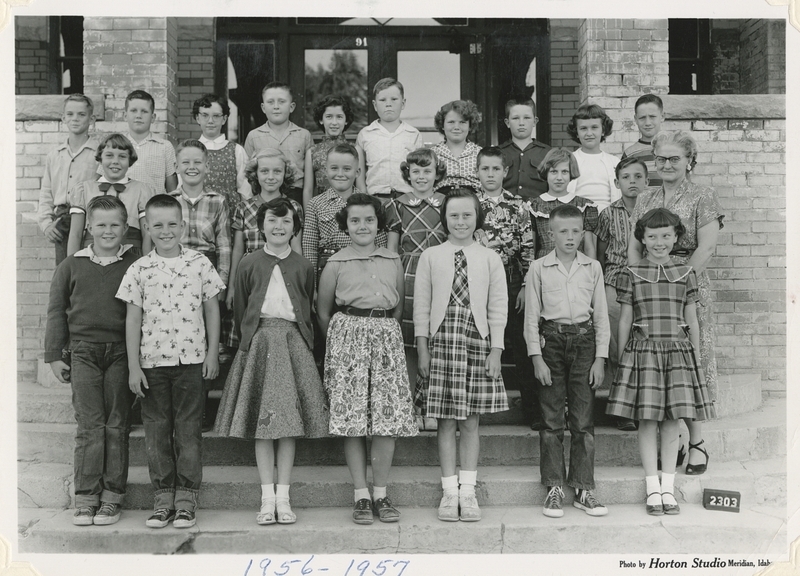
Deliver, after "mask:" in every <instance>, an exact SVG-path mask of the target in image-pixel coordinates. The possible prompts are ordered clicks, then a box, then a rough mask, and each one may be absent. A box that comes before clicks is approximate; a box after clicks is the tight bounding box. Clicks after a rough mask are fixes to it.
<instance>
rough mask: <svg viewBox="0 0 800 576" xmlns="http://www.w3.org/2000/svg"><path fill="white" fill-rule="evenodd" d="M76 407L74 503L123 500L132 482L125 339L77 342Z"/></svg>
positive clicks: (74, 371)
mask: <svg viewBox="0 0 800 576" xmlns="http://www.w3.org/2000/svg"><path fill="white" fill-rule="evenodd" d="M70 349H71V351H72V370H71V377H70V378H71V382H72V406H73V407H74V409H75V420H77V422H78V429H77V432H76V434H75V461H74V466H75V480H74V482H75V506H76V507H77V508H81V507H83V506H98V505H99V504H100V502H101V501H102V502H112V503H114V504H121V503H122V498H123V497H124V496H125V486H126V485H127V483H128V434H129V432H130V411H131V404H133V393H132V392H131V391H130V389H129V388H128V356H127V354H126V353H125V342H107V343H106V342H101V343H98V342H85V341H82V340H73V341H72V342H71V343H70Z"/></svg>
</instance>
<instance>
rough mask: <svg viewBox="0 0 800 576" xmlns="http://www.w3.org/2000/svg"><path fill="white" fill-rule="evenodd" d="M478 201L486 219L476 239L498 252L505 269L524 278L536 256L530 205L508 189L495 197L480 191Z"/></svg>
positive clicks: (476, 234)
mask: <svg viewBox="0 0 800 576" xmlns="http://www.w3.org/2000/svg"><path fill="white" fill-rule="evenodd" d="M478 200H480V202H481V207H482V208H483V212H484V214H485V215H486V218H485V220H484V222H483V229H482V230H476V231H475V240H477V241H478V242H480V243H481V244H482V245H484V246H486V247H487V248H491V249H492V250H494V251H495V252H497V253H498V254H499V255H500V259H501V260H502V261H503V266H504V267H505V268H506V270H508V269H509V267H511V268H513V269H516V270H517V271H518V272H519V273H520V274H521V275H522V276H524V275H525V274H526V273H527V272H528V267H529V266H530V264H531V262H533V259H534V255H535V254H534V248H535V247H534V245H533V226H532V224H531V213H530V204H529V203H528V201H527V200H524V199H523V198H520V197H519V196H514V195H513V194H512V193H511V192H509V191H508V190H502V191H501V193H500V196H498V197H496V198H493V197H491V196H489V195H488V194H486V193H485V192H484V191H483V190H481V191H480V192H479V193H478Z"/></svg>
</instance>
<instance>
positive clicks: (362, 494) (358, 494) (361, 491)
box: [353, 488, 370, 502]
mask: <svg viewBox="0 0 800 576" xmlns="http://www.w3.org/2000/svg"><path fill="white" fill-rule="evenodd" d="M353 498H355V500H353V502H358V501H359V500H363V499H364V498H366V499H367V500H369V499H370V498H369V488H356V490H355V492H354V496H353Z"/></svg>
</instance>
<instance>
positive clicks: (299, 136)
mask: <svg viewBox="0 0 800 576" xmlns="http://www.w3.org/2000/svg"><path fill="white" fill-rule="evenodd" d="M313 145H314V141H313V140H312V139H311V132H309V131H308V130H306V129H305V128H300V126H298V125H297V124H295V123H294V122H291V121H289V126H288V127H287V128H286V131H285V132H283V134H282V135H281V136H278V134H276V133H275V131H274V130H273V129H272V128H271V127H270V125H269V122H266V123H265V124H262V125H261V126H259V127H258V128H256V129H254V130H251V131H250V133H249V134H248V135H247V139H246V140H245V141H244V151H245V152H246V153H247V156H248V158H252V157H253V156H255V154H256V152H258V151H259V150H263V149H264V148H277V149H278V150H280V151H281V152H283V153H284V154H286V155H287V156H288V157H289V160H291V161H292V162H294V167H295V169H296V170H295V179H294V184H292V186H294V187H295V188H302V187H303V175H304V169H305V164H306V151H307V150H308V149H309V148H311V146H313Z"/></svg>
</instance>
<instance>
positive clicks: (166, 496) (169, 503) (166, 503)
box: [153, 488, 175, 510]
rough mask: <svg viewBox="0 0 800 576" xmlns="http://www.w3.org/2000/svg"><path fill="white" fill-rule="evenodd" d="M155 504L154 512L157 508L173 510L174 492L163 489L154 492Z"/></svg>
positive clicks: (169, 489) (170, 489)
mask: <svg viewBox="0 0 800 576" xmlns="http://www.w3.org/2000/svg"><path fill="white" fill-rule="evenodd" d="M154 498H155V503H154V505H153V509H154V510H158V509H159V508H166V509H167V510H175V490H173V489H172V488H163V489H161V490H156V491H155V494H154Z"/></svg>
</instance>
